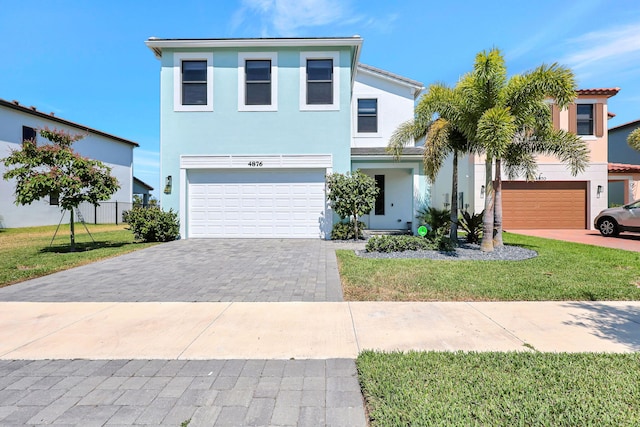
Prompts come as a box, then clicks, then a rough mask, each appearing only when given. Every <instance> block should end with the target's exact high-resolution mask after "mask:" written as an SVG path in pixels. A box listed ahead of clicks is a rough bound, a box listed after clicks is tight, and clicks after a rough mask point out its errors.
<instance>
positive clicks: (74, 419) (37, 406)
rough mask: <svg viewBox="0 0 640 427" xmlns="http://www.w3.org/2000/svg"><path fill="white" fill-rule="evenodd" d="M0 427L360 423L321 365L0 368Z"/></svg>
mask: <svg viewBox="0 0 640 427" xmlns="http://www.w3.org/2000/svg"><path fill="white" fill-rule="evenodd" d="M0 385H1V389H0V425H2V426H14V425H15V426H23V425H34V426H39V425H52V424H55V425H57V426H58V425H79V426H103V425H106V426H116V425H122V426H144V425H148V426H151V425H153V426H174V427H175V426H180V425H181V423H183V422H185V421H187V420H190V422H189V424H188V425H189V426H190V427H194V426H212V425H217V426H254V425H255V426H257V425H260V426H263V425H271V426H320V425H325V424H326V425H331V426H363V427H364V426H366V421H365V418H364V411H363V408H362V397H361V395H360V387H359V385H358V380H357V378H356V376H355V365H354V361H353V360H349V359H329V360H226V361H225V360H205V361H184V360H182V361H178V360H112V361H107V360H43V361H27V360H16V361H0Z"/></svg>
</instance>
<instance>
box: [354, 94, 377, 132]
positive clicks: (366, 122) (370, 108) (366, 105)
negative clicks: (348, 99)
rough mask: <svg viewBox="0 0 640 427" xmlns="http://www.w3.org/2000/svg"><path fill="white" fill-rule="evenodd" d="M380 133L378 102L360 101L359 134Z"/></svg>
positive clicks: (373, 100)
mask: <svg viewBox="0 0 640 427" xmlns="http://www.w3.org/2000/svg"><path fill="white" fill-rule="evenodd" d="M376 132H378V100H377V99H358V133H376Z"/></svg>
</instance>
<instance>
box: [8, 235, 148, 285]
mask: <svg viewBox="0 0 640 427" xmlns="http://www.w3.org/2000/svg"><path fill="white" fill-rule="evenodd" d="M87 226H88V228H89V231H90V232H91V234H92V235H93V238H94V239H95V241H96V243H95V244H94V243H93V242H92V241H91V238H90V237H89V235H88V234H87V232H86V231H85V229H84V227H83V226H82V224H76V226H75V228H76V251H75V252H70V251H69V224H66V225H62V226H60V230H59V231H58V234H57V236H56V238H55V240H54V241H53V245H52V246H51V247H50V246H49V244H50V243H51V238H52V237H53V235H54V232H55V230H56V227H55V226H45V227H27V228H9V229H0V287H3V286H7V285H10V284H13V283H16V282H21V281H23V280H27V279H32V278H35V277H40V276H45V275H47V274H51V273H54V272H56V271H61V270H66V269H68V268H72V267H77V266H79V265H83V264H88V263H91V262H95V261H98V260H100V259H103V258H109V257H113V256H116V255H121V254H124V253H127V252H132V251H135V250H138V249H142V248H146V247H149V246H151V245H153V243H135V242H134V238H133V233H131V231H129V230H125V226H124V225H87Z"/></svg>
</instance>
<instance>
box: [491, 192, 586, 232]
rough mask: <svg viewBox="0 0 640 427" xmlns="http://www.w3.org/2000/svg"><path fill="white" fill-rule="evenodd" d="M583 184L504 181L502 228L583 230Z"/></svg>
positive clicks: (584, 195) (584, 224) (584, 213)
mask: <svg viewBox="0 0 640 427" xmlns="http://www.w3.org/2000/svg"><path fill="white" fill-rule="evenodd" d="M586 189H587V183H586V182H584V181H542V182H523V181H504V182H503V183H502V205H503V206H502V211H503V228H504V229H509V228H511V229H519V228H520V229H531V228H541V229H553V228H556V229H557V228H573V229H584V228H586V206H587V204H586V202H587V191H586Z"/></svg>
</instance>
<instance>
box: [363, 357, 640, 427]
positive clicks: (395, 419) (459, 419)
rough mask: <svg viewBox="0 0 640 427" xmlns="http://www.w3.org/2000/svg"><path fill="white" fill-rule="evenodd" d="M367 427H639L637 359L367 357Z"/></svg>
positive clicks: (639, 394)
mask: <svg viewBox="0 0 640 427" xmlns="http://www.w3.org/2000/svg"><path fill="white" fill-rule="evenodd" d="M356 364H357V367H358V375H359V379H360V384H361V387H362V391H363V394H364V398H365V401H366V406H367V410H368V415H369V420H370V425H371V426H373V427H379V426H432V425H433V426H471V425H474V426H632V425H633V426H637V425H640V373H639V371H638V366H640V353H632V354H602V353H579V354H566V353H528V352H522V353H463V352H457V353H453V352H426V353H425V352H421V353H418V352H411V353H405V354H403V353H378V352H372V351H365V352H363V353H361V354H360V355H359V356H358V359H357V360H356Z"/></svg>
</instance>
